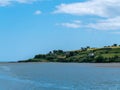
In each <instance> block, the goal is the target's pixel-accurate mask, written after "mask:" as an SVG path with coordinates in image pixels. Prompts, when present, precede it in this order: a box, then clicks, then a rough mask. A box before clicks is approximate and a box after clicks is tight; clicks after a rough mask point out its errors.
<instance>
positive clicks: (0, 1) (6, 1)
mask: <svg viewBox="0 0 120 90" xmlns="http://www.w3.org/2000/svg"><path fill="white" fill-rule="evenodd" d="M35 1H38V0H0V6H8V5H10V4H12V3H32V2H35Z"/></svg>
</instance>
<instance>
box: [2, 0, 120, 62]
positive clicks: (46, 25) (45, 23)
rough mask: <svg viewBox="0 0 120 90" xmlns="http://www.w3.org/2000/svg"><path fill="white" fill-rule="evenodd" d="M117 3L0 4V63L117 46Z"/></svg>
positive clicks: (17, 0)
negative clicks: (63, 52)
mask: <svg viewBox="0 0 120 90" xmlns="http://www.w3.org/2000/svg"><path fill="white" fill-rule="evenodd" d="M119 9H120V0H0V61H17V60H25V59H29V58H32V57H34V55H36V54H40V53H48V52H49V51H51V50H54V49H56V50H57V49H62V50H77V49H80V48H81V47H85V46H91V47H103V46H106V45H112V44H114V43H117V44H120V39H119V38H120V10H119Z"/></svg>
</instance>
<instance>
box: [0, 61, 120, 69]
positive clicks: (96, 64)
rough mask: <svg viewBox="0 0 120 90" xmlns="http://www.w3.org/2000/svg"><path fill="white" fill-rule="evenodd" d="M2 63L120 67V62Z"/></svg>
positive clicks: (0, 63)
mask: <svg viewBox="0 0 120 90" xmlns="http://www.w3.org/2000/svg"><path fill="white" fill-rule="evenodd" d="M2 64H77V65H78V64H79V65H90V66H95V67H111V68H120V63H77V62H71V63H70V62H68V63H65V62H0V65H2Z"/></svg>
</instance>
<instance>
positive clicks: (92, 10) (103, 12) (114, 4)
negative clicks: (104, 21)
mask: <svg viewBox="0 0 120 90" xmlns="http://www.w3.org/2000/svg"><path fill="white" fill-rule="evenodd" d="M56 8H57V9H56V10H55V11H54V13H65V14H73V15H96V16H100V17H109V16H114V15H117V14H120V10H119V8H120V0H88V1H86V2H78V3H71V4H61V5H58V6H57V7H56Z"/></svg>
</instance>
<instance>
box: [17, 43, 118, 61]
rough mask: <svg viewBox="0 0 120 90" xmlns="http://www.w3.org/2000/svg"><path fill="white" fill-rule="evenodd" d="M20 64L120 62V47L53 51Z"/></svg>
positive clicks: (115, 45)
mask: <svg viewBox="0 0 120 90" xmlns="http://www.w3.org/2000/svg"><path fill="white" fill-rule="evenodd" d="M19 62H80V63H82V62H89V63H108V62H120V46H118V45H117V44H114V45H112V46H105V47H103V48H90V47H89V46H88V47H85V48H81V49H80V50H75V51H63V50H53V51H50V52H49V53H48V54H38V55H35V57H34V58H32V59H28V60H23V61H19Z"/></svg>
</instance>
